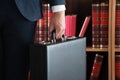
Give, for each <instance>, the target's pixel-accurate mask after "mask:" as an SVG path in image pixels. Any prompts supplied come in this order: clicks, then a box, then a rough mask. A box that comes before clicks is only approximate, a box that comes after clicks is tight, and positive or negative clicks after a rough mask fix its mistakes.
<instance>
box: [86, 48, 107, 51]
mask: <svg viewBox="0 0 120 80" xmlns="http://www.w3.org/2000/svg"><path fill="white" fill-rule="evenodd" d="M86 51H87V52H108V48H93V47H87V48H86Z"/></svg>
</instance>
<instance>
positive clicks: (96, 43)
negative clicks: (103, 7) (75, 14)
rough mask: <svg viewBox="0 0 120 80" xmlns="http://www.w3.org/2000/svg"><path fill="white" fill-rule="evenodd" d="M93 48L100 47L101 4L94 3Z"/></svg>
mask: <svg viewBox="0 0 120 80" xmlns="http://www.w3.org/2000/svg"><path fill="white" fill-rule="evenodd" d="M92 47H93V48H98V47H100V4H99V1H98V0H97V1H96V2H94V3H92Z"/></svg>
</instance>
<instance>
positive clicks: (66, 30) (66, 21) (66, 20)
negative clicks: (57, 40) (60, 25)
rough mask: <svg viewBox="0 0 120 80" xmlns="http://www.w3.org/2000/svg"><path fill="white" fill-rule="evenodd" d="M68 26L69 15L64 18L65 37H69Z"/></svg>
mask: <svg viewBox="0 0 120 80" xmlns="http://www.w3.org/2000/svg"><path fill="white" fill-rule="evenodd" d="M69 25H70V15H66V16H65V36H70V35H69V34H70V33H69V29H70V27H69Z"/></svg>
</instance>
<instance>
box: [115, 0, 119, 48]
mask: <svg viewBox="0 0 120 80" xmlns="http://www.w3.org/2000/svg"><path fill="white" fill-rule="evenodd" d="M115 19H116V20H115V21H116V23H115V47H120V1H119V0H117V1H116V18H115Z"/></svg>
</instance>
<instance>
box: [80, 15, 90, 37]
mask: <svg viewBox="0 0 120 80" xmlns="http://www.w3.org/2000/svg"><path fill="white" fill-rule="evenodd" d="M90 18H91V17H90V16H87V17H86V18H85V20H84V23H83V25H82V28H81V31H80V33H79V37H83V36H84V34H85V32H86V29H87V27H88V24H89V22H90Z"/></svg>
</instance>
